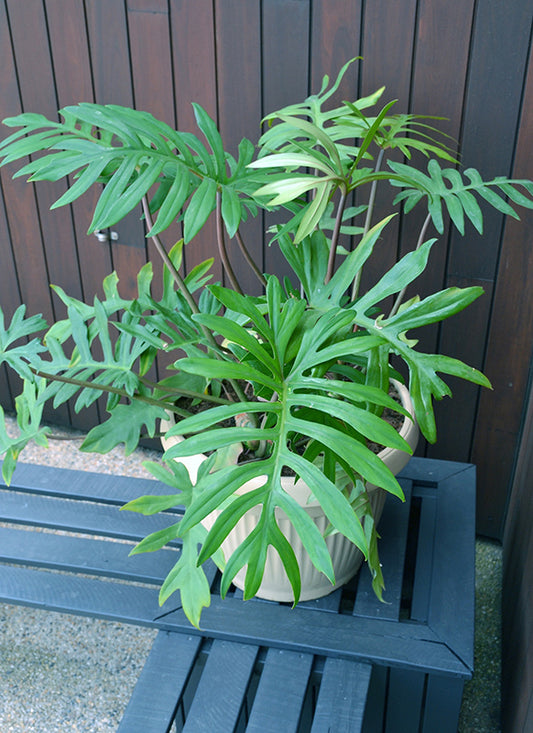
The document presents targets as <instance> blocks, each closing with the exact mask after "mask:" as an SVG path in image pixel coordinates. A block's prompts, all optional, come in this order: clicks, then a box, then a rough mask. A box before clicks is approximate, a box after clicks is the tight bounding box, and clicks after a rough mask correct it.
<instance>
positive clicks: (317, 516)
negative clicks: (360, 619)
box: [162, 380, 419, 602]
mask: <svg viewBox="0 0 533 733" xmlns="http://www.w3.org/2000/svg"><path fill="white" fill-rule="evenodd" d="M393 384H394V386H395V387H396V389H397V391H398V394H399V397H400V401H401V403H402V405H403V406H404V407H405V409H406V410H407V411H408V412H409V413H410V414H411V415H413V414H414V410H413V405H412V402H411V397H410V395H409V392H408V390H407V388H406V387H404V386H403V385H402V384H400V383H399V382H396V381H395V380H393ZM399 432H400V435H401V436H402V437H403V438H404V439H405V440H406V442H407V443H408V444H409V445H410V446H411V448H412V449H413V450H414V449H415V447H416V444H417V442H418V434H419V432H418V426H417V425H416V423H415V422H414V420H409V419H407V418H406V419H404V421H403V425H402V427H401V429H400V431H399ZM180 440H181V438H179V437H174V438H165V439H163V441H162V443H163V447H164V449H165V450H167V449H168V448H170V447H171V446H172V445H173V444H174V443H176V442H178V441H180ZM378 456H379V458H381V460H382V461H383V462H384V463H385V464H386V465H387V466H388V467H389V469H390V470H391V471H392V473H393V474H395V475H396V474H398V473H399V472H400V471H401V470H402V468H404V466H405V465H406V464H407V462H408V460H409V458H410V455H409V454H408V453H406V452H404V451H400V450H398V449H394V448H384V449H383V450H382V451H381V452H380V453H378ZM204 459H205V456H204V455H200V456H190V457H187V458H180V459H179V460H180V461H181V462H182V463H183V464H184V465H185V466H186V468H187V469H188V471H189V474H190V476H191V480H192V481H193V482H194V481H196V472H197V470H198V466H199V465H200V464H201V462H202V461H203V460H204ZM281 481H282V486H283V488H284V490H285V491H286V492H287V493H288V494H290V495H291V496H292V497H293V498H294V499H296V501H298V503H299V504H300V506H302V507H303V508H304V509H305V511H306V512H307V513H308V515H309V516H310V517H311V519H312V520H313V521H314V523H315V524H316V526H317V527H318V529H319V530H320V532H321V533H322V534H324V532H325V531H326V529H327V527H328V525H329V522H328V519H327V517H326V516H325V514H324V512H323V510H322V507H321V506H320V504H319V503H318V502H317V501H311V502H309V497H310V494H311V492H310V490H309V488H308V486H307V485H306V484H305V483H304V482H303V481H302V480H301V479H299V480H298V481H296V482H295V481H294V479H293V478H291V477H282V479H281ZM262 483H264V481H263V480H262V478H261V477H258V478H256V479H254V480H252V481H248V482H247V483H246V484H244V485H243V486H242V487H241V488H240V489H239V490H238V493H244V492H246V491H251V490H252V489H254V488H257V487H259V486H261V485H262ZM367 490H368V492H369V497H370V503H371V504H372V510H373V514H374V518H375V521H376V523H377V522H378V521H379V519H380V517H381V514H382V512H383V507H384V505H385V499H386V494H387V492H385V491H383V490H382V489H378V488H376V487H375V486H373V485H371V484H368V485H367ZM260 512H261V507H254V508H253V509H251V510H250V511H249V512H247V513H246V514H245V515H244V516H243V517H242V518H241V520H240V521H239V522H238V523H237V525H236V526H235V528H234V529H233V530H232V531H231V532H230V534H229V535H228V537H227V538H226V540H225V541H224V542H223V544H222V550H223V552H224V555H225V557H226V558H229V557H230V555H231V554H232V553H233V552H234V550H236V549H237V547H238V546H239V545H240V544H241V543H242V542H243V541H244V540H245V538H246V537H247V536H248V535H249V534H250V532H251V531H252V530H253V529H254V527H255V526H256V524H257V521H258V519H259V516H260ZM216 517H217V513H216V512H213V513H212V514H210V515H209V516H208V517H206V519H205V520H204V521H203V524H204V526H205V527H206V528H207V529H210V528H211V526H212V525H213V523H214V521H215V520H216ZM276 519H277V522H278V525H279V528H280V529H281V531H282V532H283V534H284V535H285V536H286V537H287V539H288V541H289V542H290V544H291V546H292V548H293V550H294V553H295V555H296V558H297V560H298V565H299V567H300V575H301V583H302V590H301V595H300V600H301V601H309V600H312V599H315V598H321V597H322V596H325V595H327V594H328V593H331V592H332V591H333V590H335V589H336V588H338V587H340V586H341V585H344V584H345V583H347V582H348V581H349V580H350V578H353V576H354V575H355V574H356V573H357V571H358V570H359V568H360V566H361V563H362V561H363V554H362V553H361V551H360V550H359V549H358V548H357V547H356V546H355V545H354V544H353V543H352V542H350V540H348V539H347V538H346V537H344V535H342V534H340V533H338V532H336V533H334V534H331V535H330V536H328V537H326V545H327V547H328V550H329V552H330V555H331V560H332V563H333V570H334V573H335V581H336V582H335V585H334V586H333V585H332V584H331V583H330V581H329V580H328V579H327V578H326V576H325V575H324V574H323V573H321V572H319V571H318V570H317V569H316V568H315V566H314V565H313V563H312V562H311V560H310V559H309V555H308V554H307V552H306V550H305V548H304V546H303V544H302V542H301V540H300V538H299V536H298V534H297V533H296V530H295V529H294V527H293V526H292V524H291V522H290V521H289V520H288V519H287V517H286V516H285V514H284V513H283V512H282V511H281V510H279V509H276ZM245 575H246V568H243V569H242V570H241V571H239V573H237V575H236V576H235V578H234V580H233V583H234V585H235V586H237V588H240V589H243V588H244V579H245ZM256 595H257V596H258V597H259V598H264V599H267V600H270V601H287V602H292V601H293V600H294V597H293V592H292V587H291V584H290V582H289V579H288V577H287V574H286V572H285V568H284V567H283V563H282V562H281V560H280V557H279V555H278V553H277V552H276V551H275V550H274V549H273V548H272V547H269V548H268V554H267V561H266V565H265V573H264V575H263V581H262V583H261V586H260V588H259V591H258V592H257V594H256Z"/></svg>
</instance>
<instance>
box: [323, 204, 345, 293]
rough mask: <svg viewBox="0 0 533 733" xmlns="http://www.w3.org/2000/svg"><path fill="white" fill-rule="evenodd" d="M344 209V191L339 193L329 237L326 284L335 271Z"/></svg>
mask: <svg viewBox="0 0 533 733" xmlns="http://www.w3.org/2000/svg"><path fill="white" fill-rule="evenodd" d="M345 207H346V191H342V192H341V197H340V199H339V205H338V206H337V216H336V218H335V228H334V229H333V234H332V235H331V244H330V248H329V258H328V269H327V272H326V279H325V282H326V283H328V282H329V281H330V280H331V278H332V277H333V273H334V271H335V255H336V254H337V243H338V241H339V234H340V231H341V224H342V215H343V213H344V209H345Z"/></svg>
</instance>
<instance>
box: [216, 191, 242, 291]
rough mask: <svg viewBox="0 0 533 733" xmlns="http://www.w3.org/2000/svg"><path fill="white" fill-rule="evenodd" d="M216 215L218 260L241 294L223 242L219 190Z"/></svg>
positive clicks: (233, 285)
mask: <svg viewBox="0 0 533 733" xmlns="http://www.w3.org/2000/svg"><path fill="white" fill-rule="evenodd" d="M216 217H217V244H218V252H219V254H220V261H221V262H222V266H223V268H224V270H225V271H226V273H227V275H228V277H229V279H230V282H231V285H232V287H233V289H234V290H236V291H237V293H240V294H241V295H242V294H243V292H242V289H241V286H240V285H239V281H238V280H237V277H236V276H235V273H234V272H233V268H232V266H231V262H230V261H229V257H228V252H227V250H226V244H225V242H224V226H223V222H222V209H221V203H220V191H217V206H216Z"/></svg>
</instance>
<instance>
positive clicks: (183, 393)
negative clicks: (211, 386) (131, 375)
mask: <svg viewBox="0 0 533 733" xmlns="http://www.w3.org/2000/svg"><path fill="white" fill-rule="evenodd" d="M140 380H141V382H142V383H143V384H145V385H146V386H147V387H150V388H151V389H161V390H163V391H164V392H167V393H169V394H175V395H178V396H179V397H188V398H190V399H192V400H203V401H205V402H214V403H215V404H217V405H232V404H233V402H232V400H226V399H224V397H215V395H211V394H207V393H205V392H194V391H193V390H192V389H176V388H174V387H167V386H165V387H161V386H160V385H159V384H157V382H152V381H151V380H150V379H147V378H146V377H140Z"/></svg>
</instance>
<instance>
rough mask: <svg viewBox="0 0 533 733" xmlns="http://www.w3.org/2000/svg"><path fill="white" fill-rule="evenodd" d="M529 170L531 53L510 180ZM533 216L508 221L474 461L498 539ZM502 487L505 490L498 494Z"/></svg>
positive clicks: (514, 422) (486, 518)
mask: <svg viewBox="0 0 533 733" xmlns="http://www.w3.org/2000/svg"><path fill="white" fill-rule="evenodd" d="M532 171H533V55H532V56H530V60H529V69H528V75H527V80H526V87H525V90H524V96H523V101H522V119H521V124H520V134H519V137H518V141H517V146H516V154H515V165H514V168H513V176H514V177H515V178H523V177H527V176H531V174H532ZM532 241H533V215H532V214H531V212H528V213H527V215H525V216H524V217H523V219H522V221H521V222H517V221H516V220H514V219H508V220H507V222H506V225H505V233H504V238H503V243H502V251H501V257H500V265H499V269H498V279H497V281H496V290H495V294H494V302H493V315H492V321H491V329H490V333H489V339H488V345H487V356H486V362H485V371H486V372H487V374H488V375H489V377H490V378H491V379H492V383H493V387H494V394H492V393H489V392H488V391H487V390H485V391H483V392H482V394H481V399H480V404H479V411H478V417H477V425H476V428H477V429H476V431H475V434H474V446H473V452H472V459H473V461H474V462H475V463H477V465H478V471H479V473H478V476H479V485H480V486H483V487H484V491H483V494H481V495H479V496H478V512H479V513H480V525H479V526H480V529H481V531H482V532H486V533H487V534H490V535H492V536H499V537H501V531H502V517H503V515H504V511H505V503H506V498H507V491H506V489H507V487H508V486H509V483H510V480H511V472H512V469H513V462H514V458H515V451H516V446H517V442H518V439H519V435H520V430H521V422H522V416H523V410H524V404H525V401H526V396H527V386H528V377H529V368H530V359H531V344H532V343H533V293H532V290H531V282H532V281H533V250H532V248H531V242H532ZM502 487H505V490H502Z"/></svg>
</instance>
